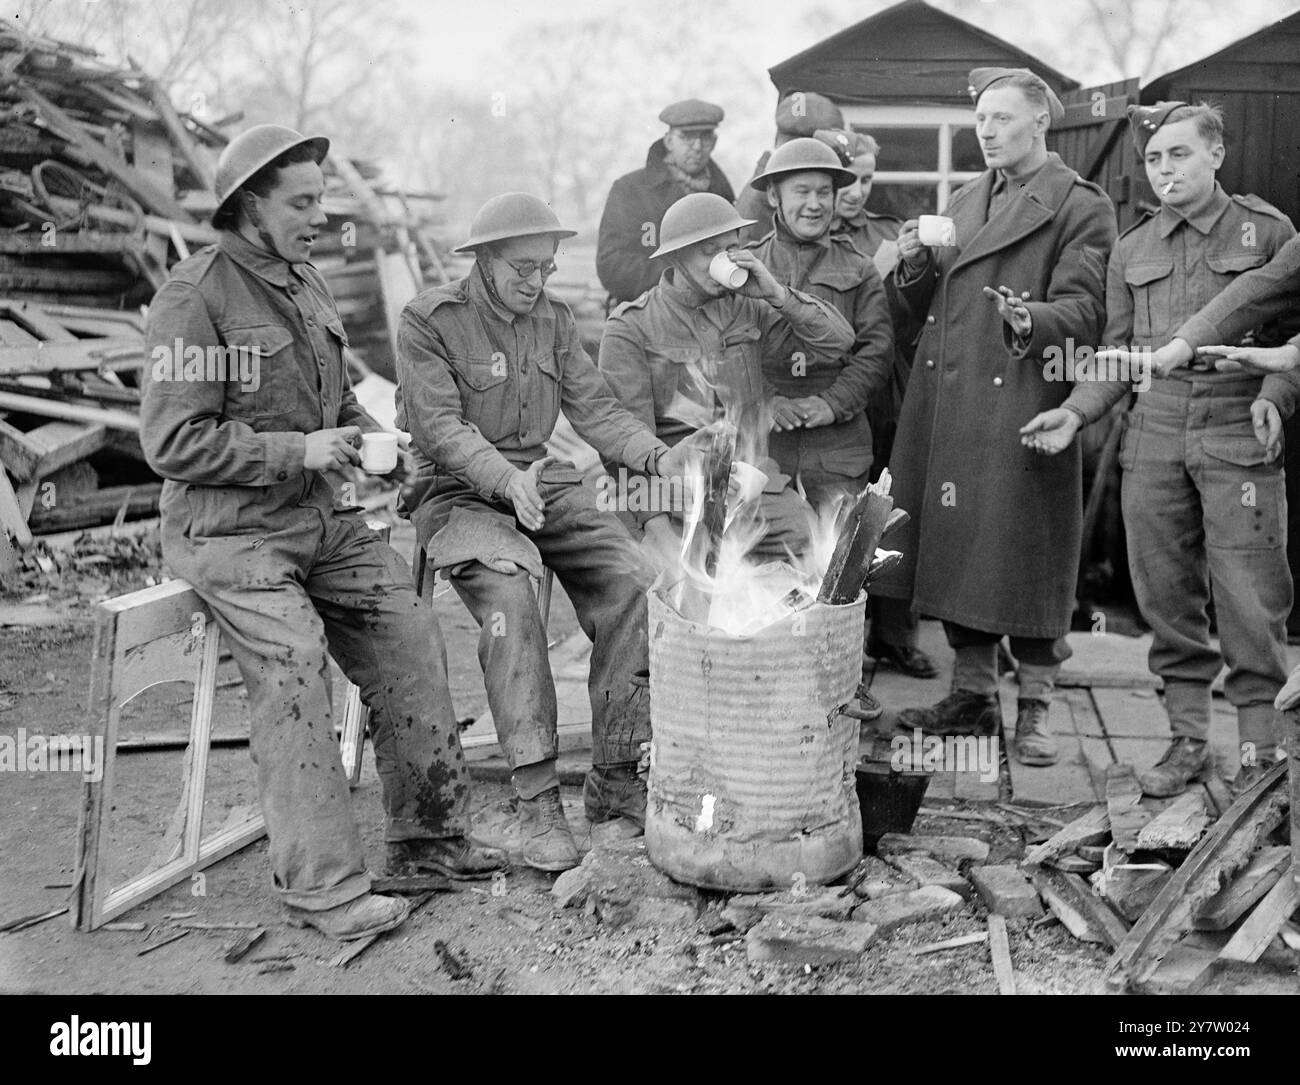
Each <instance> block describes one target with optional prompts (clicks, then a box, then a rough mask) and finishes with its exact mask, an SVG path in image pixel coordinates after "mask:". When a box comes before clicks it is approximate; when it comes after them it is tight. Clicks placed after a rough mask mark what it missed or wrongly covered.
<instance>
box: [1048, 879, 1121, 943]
mask: <svg viewBox="0 0 1300 1085" xmlns="http://www.w3.org/2000/svg"><path fill="white" fill-rule="evenodd" d="M1070 879H1075V882H1071V881H1070ZM1076 882H1077V884H1076ZM1034 888H1035V889H1037V890H1038V892H1039V895H1040V896H1042V898H1043V902H1044V903H1045V904H1046V905H1047V907H1048V908H1049V909H1050V910H1051V912H1052V914H1053V915H1054V916H1056V918H1057V919H1059V920H1060V921H1061V923H1062V925H1063V926H1064V927H1065V929H1066V930H1068V931H1069V932H1070V933H1071V934H1072V935H1074V937H1075V938H1078V939H1079V940H1080V941H1083V942H1096V943H1101V944H1106V945H1110V946H1112V947H1113V946H1116V945H1118V944H1119V943H1120V942H1121V941H1123V938H1124V935H1125V934H1126V933H1127V930H1126V928H1125V927H1124V925H1123V924H1122V923H1121V922H1120V920H1119V917H1118V916H1116V915H1115V914H1114V913H1113V912H1111V911H1110V909H1109V908H1108V906H1107V905H1106V904H1105V903H1103V902H1102V901H1101V900H1100V899H1099V898H1097V897H1094V896H1092V893H1091V892H1090V891H1089V889H1088V887H1087V886H1086V885H1084V883H1083V880H1082V879H1081V878H1079V876H1078V875H1077V874H1062V873H1060V872H1058V871H1047V870H1040V871H1036V872H1035V873H1034ZM1103 909H1104V911H1103Z"/></svg>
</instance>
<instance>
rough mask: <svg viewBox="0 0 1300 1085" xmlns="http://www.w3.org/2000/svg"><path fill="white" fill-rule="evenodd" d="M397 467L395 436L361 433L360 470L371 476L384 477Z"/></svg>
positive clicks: (392, 434) (390, 434) (393, 434)
mask: <svg viewBox="0 0 1300 1085" xmlns="http://www.w3.org/2000/svg"><path fill="white" fill-rule="evenodd" d="M396 467H397V434H395V433H363V434H362V435H361V469H362V470H363V471H367V472H369V473H370V474H372V475H386V474H388V473H389V472H390V471H392V470H394V469H395V468H396Z"/></svg>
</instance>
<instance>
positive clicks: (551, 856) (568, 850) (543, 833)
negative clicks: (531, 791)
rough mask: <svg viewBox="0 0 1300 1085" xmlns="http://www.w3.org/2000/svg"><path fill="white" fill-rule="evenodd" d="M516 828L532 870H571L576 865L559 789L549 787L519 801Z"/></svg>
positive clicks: (576, 849) (575, 851)
mask: <svg viewBox="0 0 1300 1085" xmlns="http://www.w3.org/2000/svg"><path fill="white" fill-rule="evenodd" d="M519 829H520V832H521V834H522V836H523V842H524V848H523V850H524V862H525V863H527V864H528V865H529V866H530V867H532V868H533V869H534V870H547V871H552V872H554V871H560V870H572V869H573V868H574V867H576V866H577V865H578V862H579V861H580V858H581V857H580V856H579V854H578V845H577V844H576V843H575V842H574V839H573V830H571V829H570V828H569V823H568V822H567V821H566V820H565V818H564V804H563V803H562V802H561V801H560V789H559V788H558V787H552V788H548V789H547V790H546V791H543V792H542V793H541V794H540V795H538V796H537V797H536V798H534V799H520V800H519Z"/></svg>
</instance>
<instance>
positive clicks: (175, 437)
mask: <svg viewBox="0 0 1300 1085" xmlns="http://www.w3.org/2000/svg"><path fill="white" fill-rule="evenodd" d="M145 345H146V352H147V354H146V358H145V371H144V381H143V383H144V397H143V402H142V404H141V408H140V442H141V445H142V446H143V448H144V453H145V458H146V459H147V460H148V462H149V466H150V467H152V468H153V469H154V470H155V471H156V472H158V474H160V475H161V476H162V477H163V478H164V479H166V480H167V481H166V482H165V483H164V485H163V493H162V498H161V509H162V515H163V517H164V519H167V518H168V516H169V515H176V514H177V513H178V512H182V511H187V512H188V514H189V516H190V517H191V520H192V526H191V528H190V529H189V532H190V533H192V534H197V535H218V534H224V533H227V532H232V531H245V530H249V531H252V530H258V529H265V528H266V527H267V526H273V525H274V522H275V519H274V518H275V514H276V511H277V510H278V509H282V508H285V507H287V506H290V505H294V504H296V503H297V502H298V501H299V500H301V499H302V498H303V497H305V496H306V495H307V494H308V493H309V492H310V491H311V490H312V488H313V486H314V485H315V484H316V482H317V476H318V475H319V474H320V472H316V471H307V470H306V469H305V468H304V466H303V456H304V451H305V445H306V435H307V434H309V433H315V432H316V431H318V430H322V429H332V428H334V427H337V426H357V427H359V428H360V429H361V430H362V432H372V431H375V430H379V429H381V428H382V427H380V425H379V424H378V423H377V422H376V421H375V420H374V419H373V418H371V417H370V415H369V414H368V413H366V411H365V409H364V408H363V407H362V406H361V405H360V404H359V403H358V402H357V400H356V396H355V395H354V394H353V392H352V387H351V383H350V381H349V380H348V375H347V367H346V365H345V364H344V358H343V350H344V348H345V347H346V346H347V345H348V338H347V333H346V332H344V330H343V321H342V320H341V319H340V318H339V312H338V308H337V307H336V306H335V304H334V299H333V297H331V295H330V292H329V288H328V287H327V286H326V285H325V280H324V278H322V276H321V274H320V272H319V271H317V270H316V269H315V268H314V267H313V266H312V265H311V264H309V263H299V264H290V263H288V262H286V261H285V260H283V259H281V258H280V257H279V256H276V255H274V254H272V253H269V252H267V251H266V250H265V249H262V248H261V247H259V246H257V245H255V244H253V243H252V242H251V241H249V240H247V239H246V238H244V237H242V236H240V235H239V234H237V233H234V232H233V231H223V232H222V233H221V236H220V238H219V239H218V241H217V243H216V244H215V245H211V246H209V247H207V248H205V249H203V250H202V251H200V252H198V253H196V254H195V255H193V256H191V257H190V258H189V259H188V260H183V261H181V262H180V263H179V264H177V265H176V266H175V267H174V268H172V272H171V276H170V278H169V279H168V280H167V282H166V283H165V284H163V286H162V288H161V289H160V290H159V291H158V293H157V294H156V295H155V296H154V299H153V302H152V303H151V304H150V306H149V317H148V322H147V325H146V330H145ZM246 378H247V379H246ZM317 492H318V493H319V492H326V491H322V490H319V489H318V491H317ZM182 500H183V501H184V502H185V504H186V505H187V506H188V509H187V510H182V509H180V508H179V507H178V504H177V503H178V502H180V501H182Z"/></svg>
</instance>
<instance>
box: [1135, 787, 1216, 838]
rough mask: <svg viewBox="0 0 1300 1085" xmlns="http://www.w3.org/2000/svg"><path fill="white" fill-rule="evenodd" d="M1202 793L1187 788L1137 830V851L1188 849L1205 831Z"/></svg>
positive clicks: (1205, 821) (1195, 789)
mask: <svg viewBox="0 0 1300 1085" xmlns="http://www.w3.org/2000/svg"><path fill="white" fill-rule="evenodd" d="M1209 824H1210V819H1209V818H1208V817H1207V816H1206V813H1205V792H1204V791H1203V790H1202V789H1201V788H1189V789H1188V790H1187V791H1185V792H1183V794H1181V795H1179V796H1178V798H1176V799H1175V800H1174V801H1173V802H1172V803H1170V804H1169V805H1168V806H1167V807H1166V808H1165V809H1164V810H1162V811H1161V812H1160V813H1159V814H1157V815H1156V816H1155V817H1154V818H1152V819H1151V820H1150V821H1149V822H1148V823H1147V824H1146V825H1144V826H1143V827H1142V829H1141V830H1140V831H1139V832H1138V837H1137V846H1138V850H1139V851H1164V850H1173V851H1191V850H1192V848H1194V847H1195V846H1196V842H1197V841H1198V840H1200V839H1201V837H1202V836H1203V835H1204V834H1205V830H1206V828H1207V827H1208V826H1209Z"/></svg>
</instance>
